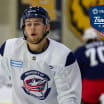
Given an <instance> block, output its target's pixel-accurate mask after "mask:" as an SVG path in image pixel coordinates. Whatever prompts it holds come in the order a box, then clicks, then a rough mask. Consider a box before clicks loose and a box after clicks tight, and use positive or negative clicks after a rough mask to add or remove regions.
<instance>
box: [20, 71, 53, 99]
mask: <svg viewBox="0 0 104 104" xmlns="http://www.w3.org/2000/svg"><path fill="white" fill-rule="evenodd" d="M21 80H23V87H22V88H23V90H24V92H25V93H26V94H28V95H30V96H33V97H35V98H37V99H39V100H44V99H46V97H47V96H48V94H49V92H50V90H51V88H48V81H49V80H50V78H49V77H48V76H47V75H46V74H44V73H42V72H39V71H37V70H30V71H27V72H25V73H23V74H22V76H21Z"/></svg>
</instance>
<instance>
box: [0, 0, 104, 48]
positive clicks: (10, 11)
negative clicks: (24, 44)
mask: <svg viewBox="0 0 104 104" xmlns="http://www.w3.org/2000/svg"><path fill="white" fill-rule="evenodd" d="M103 4H104V0H0V45H1V44H2V43H3V42H4V41H5V40H6V39H9V38H13V37H19V36H22V31H21V30H20V28H19V26H20V19H21V16H22V13H23V11H24V9H25V8H27V7H28V6H31V5H33V6H35V5H38V6H43V7H45V8H46V9H47V10H48V11H49V15H50V17H51V31H50V34H49V37H51V38H53V39H55V40H57V41H60V42H62V43H64V44H65V45H66V46H68V47H69V48H71V49H72V50H74V49H76V48H77V47H78V46H80V45H81V44H82V43H83V41H82V36H83V32H84V30H85V29H86V28H88V27H90V21H89V10H88V9H89V7H91V6H95V5H103Z"/></svg>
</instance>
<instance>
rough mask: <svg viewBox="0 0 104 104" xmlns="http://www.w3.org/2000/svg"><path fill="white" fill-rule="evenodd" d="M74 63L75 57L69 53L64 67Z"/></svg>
mask: <svg viewBox="0 0 104 104" xmlns="http://www.w3.org/2000/svg"><path fill="white" fill-rule="evenodd" d="M74 62H75V57H74V55H73V53H72V52H71V53H69V55H68V57H67V60H66V64H65V66H68V65H71V64H72V63H74Z"/></svg>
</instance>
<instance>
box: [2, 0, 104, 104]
mask: <svg viewBox="0 0 104 104" xmlns="http://www.w3.org/2000/svg"><path fill="white" fill-rule="evenodd" d="M31 5H32V6H35V5H37V6H42V7H45V8H46V9H47V10H48V12H49V15H50V18H51V31H50V33H49V37H51V38H53V39H55V40H57V41H59V42H62V43H64V44H65V45H66V46H67V47H69V48H71V49H72V50H73V51H74V50H75V49H76V48H77V47H78V46H80V45H82V44H83V41H82V36H83V32H84V30H85V29H87V28H89V27H90V20H89V7H91V6H96V5H104V0H0V45H1V44H2V43H4V42H5V40H7V39H9V38H14V37H20V36H23V34H22V31H21V29H20V20H21V16H22V13H23V11H24V9H26V8H27V7H28V6H31ZM100 36H101V35H100ZM101 38H102V39H103V37H101ZM8 90H9V91H10V89H9V88H8V89H7V90H6V92H4V94H5V96H6V95H7V94H9V93H8ZM2 91H4V90H2ZM0 93H1V94H3V92H0ZM10 94H11V93H10ZM0 96H3V95H0ZM9 100H10V101H8V103H7V102H6V103H5V101H6V100H5V99H4V100H3V101H2V98H0V102H1V101H2V103H0V104H4V103H5V104H11V103H10V102H11V99H9Z"/></svg>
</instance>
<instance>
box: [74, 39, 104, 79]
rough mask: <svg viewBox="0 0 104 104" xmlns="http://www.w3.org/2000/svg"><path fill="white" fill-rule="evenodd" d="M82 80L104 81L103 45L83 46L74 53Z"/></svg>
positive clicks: (99, 43) (99, 42)
mask: <svg viewBox="0 0 104 104" xmlns="http://www.w3.org/2000/svg"><path fill="white" fill-rule="evenodd" d="M75 56H76V58H77V60H78V63H79V66H80V70H81V73H82V78H83V79H88V80H89V79H91V80H95V79H104V43H103V42H102V41H96V42H92V43H88V44H85V45H84V46H81V47H79V48H78V49H77V50H76V51H75Z"/></svg>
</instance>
